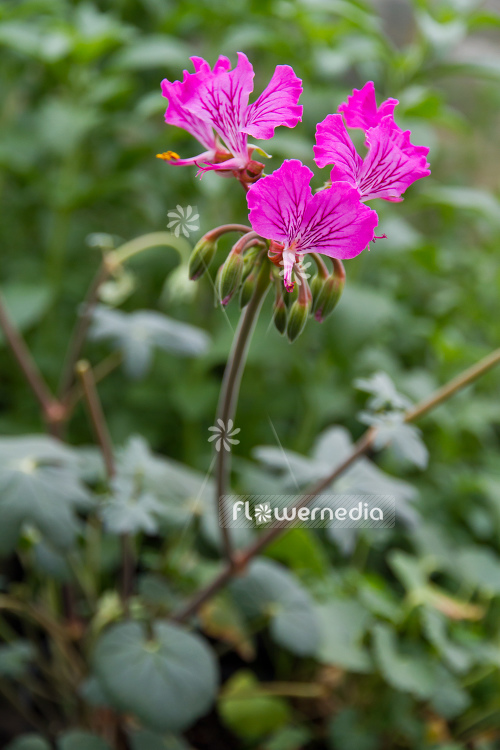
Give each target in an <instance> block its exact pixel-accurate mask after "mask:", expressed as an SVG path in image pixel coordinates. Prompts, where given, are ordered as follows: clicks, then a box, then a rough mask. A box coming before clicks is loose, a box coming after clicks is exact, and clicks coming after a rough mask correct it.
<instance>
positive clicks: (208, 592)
mask: <svg viewBox="0 0 500 750" xmlns="http://www.w3.org/2000/svg"><path fill="white" fill-rule="evenodd" d="M499 363H500V349H496V350H495V351H493V352H492V353H491V354H489V355H487V356H486V357H484V358H483V359H481V360H479V362H477V363H476V364H475V365H473V366H472V367H469V368H468V369H467V370H464V372H462V373H461V374H460V375H458V376H457V377H455V378H453V379H452V380H450V382H449V383H447V384H446V385H444V386H443V387H442V388H438V390H437V391H435V392H434V393H433V394H431V396H429V398H426V399H423V400H422V401H420V402H419V403H418V404H416V405H415V406H414V407H412V408H411V409H408V411H407V412H406V414H405V421H406V422H413V421H415V420H416V419H418V418H419V417H421V416H423V415H424V414H426V413H427V412H429V411H431V410H432V409H435V408H436V407H437V406H439V405H440V404H442V403H443V402H444V401H446V400H447V399H449V398H451V396H453V395H454V394H455V393H457V392H458V391H459V390H461V389H462V388H465V387H466V386H467V385H470V384H471V383H473V382H474V381H475V380H477V379H478V378H479V377H481V375H484V373H486V372H488V370H490V369H491V368H492V367H494V366H495V365H497V364H499ZM376 435H377V428H376V427H370V428H369V429H368V430H366V432H365V433H364V434H363V435H362V436H361V437H360V439H359V440H358V441H357V442H356V444H355V445H354V447H353V449H352V451H351V453H350V454H349V455H348V456H347V458H346V459H345V460H344V461H343V462H342V463H341V464H340V465H339V466H337V467H336V468H335V469H334V470H333V471H332V472H331V473H330V474H329V475H328V476H327V477H324V478H323V479H321V480H320V481H319V482H317V484H315V485H314V486H313V487H312V488H311V489H310V490H308V491H307V492H305V493H304V494H303V495H302V496H301V497H300V498H299V500H298V501H297V503H296V504H295V506H294V507H295V508H296V509H299V508H303V507H305V506H306V505H308V504H309V503H310V502H311V501H312V500H313V499H314V498H315V497H316V496H317V495H319V494H320V493H321V492H322V491H323V490H325V489H326V488H327V487H329V486H330V485H331V483H332V482H334V481H335V480H336V479H338V477H339V476H341V475H342V474H343V473H344V472H345V471H346V470H347V469H348V468H349V467H350V466H352V464H354V463H355V462H356V461H357V460H358V459H359V458H360V457H361V456H363V455H364V454H365V453H366V452H367V451H368V450H370V449H373V447H374V440H375V437H376ZM286 528H287V527H286V526H284V525H282V526H280V527H275V528H271V529H269V530H268V531H266V532H265V533H264V534H261V535H260V536H259V537H258V538H257V539H256V540H255V541H254V542H253V543H252V544H250V545H249V546H248V547H247V548H246V550H244V551H243V552H242V553H240V554H239V555H238V556H237V558H236V559H233V560H231V561H230V562H229V563H227V564H226V565H225V566H224V567H223V568H222V570H221V571H220V572H219V574H218V575H217V576H216V577H215V578H214V579H213V580H212V581H211V582H210V583H209V584H208V585H207V586H206V587H204V588H202V589H200V590H199V591H198V592H197V593H196V594H195V595H194V596H193V598H192V599H191V600H190V601H188V602H187V603H186V604H185V605H184V607H183V608H182V609H180V610H179V611H178V612H177V613H175V614H174V616H173V619H174V620H175V621H176V622H183V621H185V620H187V619H188V618H189V617H191V615H193V614H195V613H196V612H197V611H198V609H199V608H200V607H201V606H202V605H203V604H204V603H205V602H206V601H208V600H209V599H211V598H212V597H213V596H214V595H215V594H216V593H217V592H218V591H220V589H221V588H223V587H224V586H225V585H226V584H227V583H228V582H229V581H230V580H231V578H232V577H233V576H234V574H235V569H237V570H241V569H243V568H244V567H245V566H246V565H248V563H249V562H250V561H251V560H252V559H253V558H254V557H255V556H256V555H258V554H259V553H260V552H261V551H262V550H263V549H265V547H267V546H268V545H269V544H270V543H271V542H272V541H274V539H275V538H276V537H277V536H279V535H280V534H282V533H283V531H285V530H286Z"/></svg>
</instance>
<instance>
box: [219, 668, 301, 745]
mask: <svg viewBox="0 0 500 750" xmlns="http://www.w3.org/2000/svg"><path fill="white" fill-rule="evenodd" d="M218 710H219V713H220V715H221V718H222V720H223V722H224V723H225V724H226V725H227V726H228V727H229V729H231V731H233V732H234V733H235V734H237V735H238V736H239V737H243V738H244V739H247V740H255V739H259V738H261V737H265V736H266V735H267V734H269V733H270V732H273V731H275V730H276V729H279V728H280V727H282V726H284V725H285V724H286V723H287V722H288V721H289V720H290V718H291V712H290V708H289V706H288V704H287V703H286V701H284V700H283V699H282V698H278V697H276V696H271V695H266V694H265V693H264V692H263V691H262V690H261V689H260V687H259V681H258V680H257V678H256V677H255V675H254V674H253V673H252V672H249V671H246V670H242V671H240V672H237V673H236V674H235V675H233V676H232V677H231V678H230V679H229V680H228V681H227V683H226V685H225V686H224V691H223V693H222V695H221V697H220V698H219V702H218Z"/></svg>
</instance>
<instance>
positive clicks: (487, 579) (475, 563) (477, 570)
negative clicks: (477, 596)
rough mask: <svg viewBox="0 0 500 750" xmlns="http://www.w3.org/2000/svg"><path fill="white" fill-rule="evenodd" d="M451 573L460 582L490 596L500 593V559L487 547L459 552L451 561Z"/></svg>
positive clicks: (469, 548) (470, 548) (465, 549)
mask: <svg viewBox="0 0 500 750" xmlns="http://www.w3.org/2000/svg"><path fill="white" fill-rule="evenodd" d="M450 563H451V564H450V566H449V567H450V572H451V573H452V574H453V575H455V576H458V578H459V580H461V581H466V582H467V583H470V584H472V585H473V586H476V587H477V588H478V589H479V590H480V591H485V592H488V593H490V594H498V593H500V558H499V557H498V555H496V554H495V553H494V552H493V550H491V549H488V548H487V547H468V548H464V549H460V550H458V552H457V553H456V555H454V558H453V560H452V561H450Z"/></svg>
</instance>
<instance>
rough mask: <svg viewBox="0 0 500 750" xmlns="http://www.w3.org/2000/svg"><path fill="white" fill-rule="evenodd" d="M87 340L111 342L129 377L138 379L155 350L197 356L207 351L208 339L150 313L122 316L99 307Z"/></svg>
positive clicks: (156, 313)
mask: <svg viewBox="0 0 500 750" xmlns="http://www.w3.org/2000/svg"><path fill="white" fill-rule="evenodd" d="M89 336H90V338H92V339H94V340H96V341H101V340H111V341H112V342H113V344H114V346H115V347H116V348H117V349H118V350H119V351H121V352H122V354H123V360H124V367H125V370H126V372H127V374H128V375H129V376H130V377H131V378H141V377H144V375H146V374H147V372H148V371H149V369H150V367H151V363H152V358H153V351H154V348H155V347H157V348H159V349H163V350H164V351H167V352H170V353H172V354H179V355H183V356H185V357H198V356H200V355H201V354H204V352H205V351H206V350H207V348H208V345H209V341H210V338H209V336H208V334H207V333H205V331H202V330H201V329H200V328H195V327H194V326H191V325H188V324H187V323H180V322H179V321H177V320H172V318H168V317H167V316H166V315H163V314H162V313H158V312H154V311H152V310H138V311H136V312H133V313H124V312H121V310H112V309H110V308H107V307H104V306H103V305H100V306H98V307H97V309H96V310H95V312H94V317H93V321H92V326H91V329H90V332H89Z"/></svg>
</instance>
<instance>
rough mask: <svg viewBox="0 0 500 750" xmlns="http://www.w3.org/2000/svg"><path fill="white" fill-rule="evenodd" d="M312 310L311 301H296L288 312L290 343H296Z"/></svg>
mask: <svg viewBox="0 0 500 750" xmlns="http://www.w3.org/2000/svg"><path fill="white" fill-rule="evenodd" d="M310 310H311V299H310V297H309V298H308V299H307V300H302V299H300V298H299V299H296V300H295V302H294V303H293V305H292V306H291V308H290V310H289V312H288V324H287V327H286V335H287V336H288V340H289V341H290V342H292V341H295V339H297V338H298V337H299V336H300V334H301V333H302V331H303V330H304V327H305V325H306V323H307V318H308V316H309V312H310Z"/></svg>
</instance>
